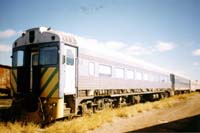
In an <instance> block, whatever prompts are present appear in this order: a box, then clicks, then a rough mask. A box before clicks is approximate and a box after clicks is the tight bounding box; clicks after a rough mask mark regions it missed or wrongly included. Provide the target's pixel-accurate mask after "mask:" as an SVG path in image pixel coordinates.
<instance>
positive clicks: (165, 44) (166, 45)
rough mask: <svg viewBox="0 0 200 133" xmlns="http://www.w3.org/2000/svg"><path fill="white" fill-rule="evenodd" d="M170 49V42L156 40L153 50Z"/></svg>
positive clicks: (172, 46)
mask: <svg viewBox="0 0 200 133" xmlns="http://www.w3.org/2000/svg"><path fill="white" fill-rule="evenodd" d="M172 49H174V44H173V43H171V42H162V41H158V42H157V44H156V45H155V51H158V52H165V51H170V50H172Z"/></svg>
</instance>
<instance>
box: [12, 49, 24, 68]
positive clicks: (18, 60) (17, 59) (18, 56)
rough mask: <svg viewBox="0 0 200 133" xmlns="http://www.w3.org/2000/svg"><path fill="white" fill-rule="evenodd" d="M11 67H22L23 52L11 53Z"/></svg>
mask: <svg viewBox="0 0 200 133" xmlns="http://www.w3.org/2000/svg"><path fill="white" fill-rule="evenodd" d="M12 65H13V67H21V66H23V65H24V51H23V50H18V51H14V52H13V63H12Z"/></svg>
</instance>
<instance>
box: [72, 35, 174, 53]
mask: <svg viewBox="0 0 200 133" xmlns="http://www.w3.org/2000/svg"><path fill="white" fill-rule="evenodd" d="M76 38H77V42H78V45H79V47H80V48H86V49H89V50H92V51H96V52H99V53H105V52H106V51H107V53H109V52H110V53H111V51H113V52H119V53H122V54H126V55H129V56H135V55H137V56H138V55H150V54H153V53H156V52H166V51H170V50H173V49H174V46H175V45H174V44H173V43H171V42H163V41H158V42H156V44H155V45H150V46H144V44H143V43H141V42H135V43H134V44H133V45H128V44H126V43H123V42H120V41H108V42H100V41H98V40H96V39H89V38H86V37H80V36H76Z"/></svg>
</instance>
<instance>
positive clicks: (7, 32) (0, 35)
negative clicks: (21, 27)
mask: <svg viewBox="0 0 200 133" xmlns="http://www.w3.org/2000/svg"><path fill="white" fill-rule="evenodd" d="M17 33H18V32H16V31H15V30H12V29H7V30H5V31H0V39H1V38H2V39H4V38H9V37H12V36H14V35H16V34H17Z"/></svg>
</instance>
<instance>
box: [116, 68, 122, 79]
mask: <svg viewBox="0 0 200 133" xmlns="http://www.w3.org/2000/svg"><path fill="white" fill-rule="evenodd" d="M115 77H116V78H124V69H122V68H115Z"/></svg>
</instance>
